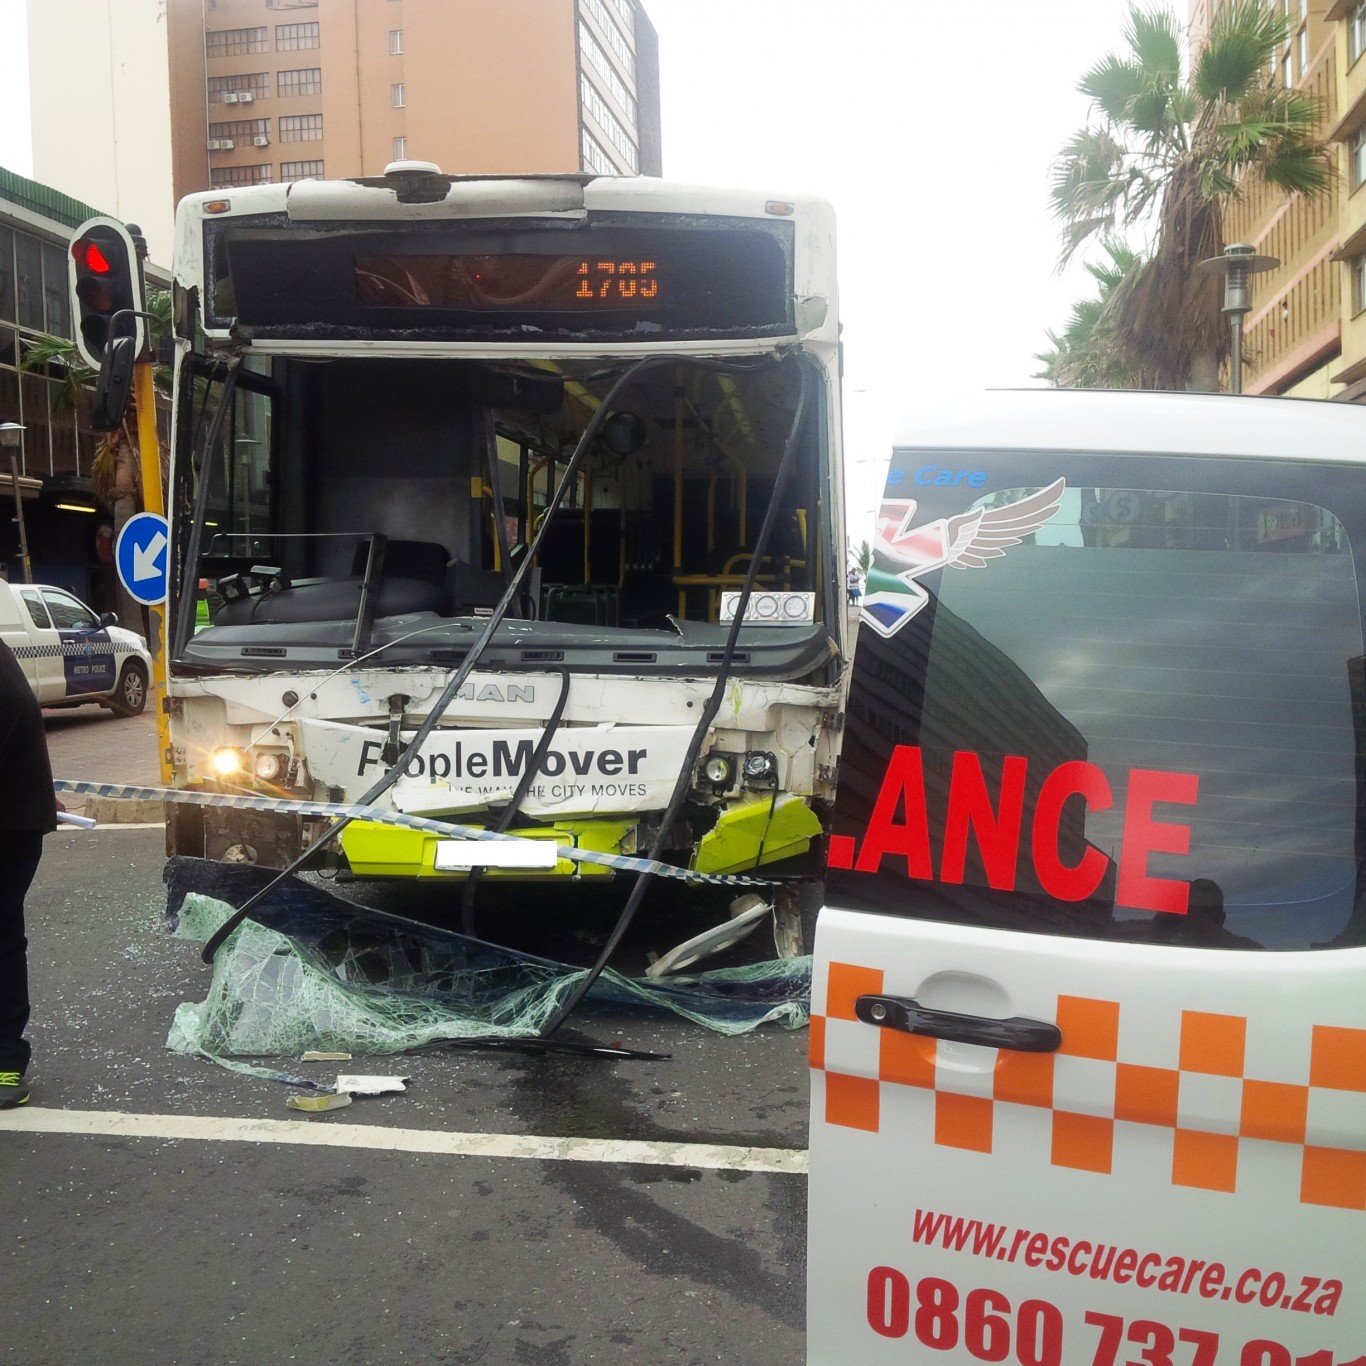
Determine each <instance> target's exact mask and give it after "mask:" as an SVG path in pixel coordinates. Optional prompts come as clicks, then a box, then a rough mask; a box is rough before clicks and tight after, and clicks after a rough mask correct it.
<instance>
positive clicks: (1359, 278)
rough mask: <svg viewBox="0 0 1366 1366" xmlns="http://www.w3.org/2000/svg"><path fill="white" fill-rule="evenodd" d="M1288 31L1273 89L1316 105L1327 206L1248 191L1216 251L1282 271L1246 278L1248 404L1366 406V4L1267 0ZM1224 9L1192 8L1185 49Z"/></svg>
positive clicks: (1230, 213)
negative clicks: (1250, 253)
mask: <svg viewBox="0 0 1366 1366" xmlns="http://www.w3.org/2000/svg"><path fill="white" fill-rule="evenodd" d="M1265 2H1266V3H1267V4H1271V5H1274V6H1275V7H1276V8H1277V9H1280V10H1281V11H1282V12H1283V13H1284V14H1285V16H1286V18H1287V20H1288V30H1289V32H1288V37H1287V40H1286V42H1285V44H1284V46H1283V47H1282V49H1281V51H1280V52H1279V53H1278V54H1277V56H1276V59H1275V71H1274V75H1275V78H1276V79H1277V80H1278V81H1280V82H1282V83H1283V84H1285V85H1287V86H1295V87H1298V88H1299V89H1301V90H1304V91H1306V92H1308V93H1310V94H1312V95H1313V96H1314V97H1315V99H1316V100H1317V102H1318V105H1319V108H1320V111H1321V118H1320V124H1319V132H1320V135H1321V136H1322V137H1323V138H1324V139H1325V140H1327V141H1328V142H1329V143H1330V144H1331V146H1332V147H1333V148H1334V151H1335V160H1336V164H1337V172H1338V174H1337V177H1336V181H1335V183H1334V185H1333V186H1332V187H1331V188H1330V189H1329V191H1328V192H1327V193H1325V194H1323V195H1319V196H1315V197H1314V198H1307V197H1305V196H1303V195H1291V196H1289V197H1287V196H1286V195H1285V194H1283V193H1282V192H1281V191H1280V190H1276V189H1271V188H1269V187H1267V186H1265V185H1262V184H1259V183H1256V182H1251V183H1249V184H1248V185H1247V186H1245V188H1244V192H1243V194H1242V195H1241V197H1240V198H1239V199H1237V200H1235V201H1234V202H1233V203H1232V204H1231V205H1230V206H1229V207H1228V209H1227V210H1226V212H1225V214H1224V240H1225V241H1226V242H1247V243H1249V244H1250V245H1252V246H1253V247H1255V248H1256V250H1257V251H1258V253H1259V254H1261V255H1264V256H1272V257H1275V258H1276V259H1277V260H1279V261H1280V265H1279V266H1277V267H1276V268H1275V269H1274V270H1271V271H1268V272H1266V273H1265V274H1261V275H1256V276H1254V277H1253V292H1252V311H1251V312H1250V313H1249V314H1248V315H1247V317H1246V318H1245V320H1244V338H1245V340H1244V348H1245V358H1246V365H1245V369H1244V379H1243V388H1244V391H1245V392H1247V393H1261V394H1286V395H1291V396H1293V397H1297V398H1333V399H1342V400H1347V401H1356V402H1360V401H1366V190H1363V189H1362V186H1363V184H1366V60H1363V57H1364V56H1366V0H1265ZM1227 3H1229V0H1192V5H1191V11H1190V32H1191V42H1192V48H1193V50H1195V49H1198V46H1199V43H1200V41H1201V40H1202V39H1203V36H1204V34H1205V33H1207V32H1208V29H1209V25H1210V23H1211V22H1212V20H1213V18H1214V16H1215V15H1216V14H1217V13H1218V12H1219V11H1220V9H1222V8H1223V7H1224V5H1225V4H1227Z"/></svg>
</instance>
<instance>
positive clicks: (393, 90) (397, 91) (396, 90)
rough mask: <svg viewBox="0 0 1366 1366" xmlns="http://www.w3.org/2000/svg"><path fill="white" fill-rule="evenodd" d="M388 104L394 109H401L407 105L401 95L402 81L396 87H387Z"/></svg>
mask: <svg viewBox="0 0 1366 1366" xmlns="http://www.w3.org/2000/svg"><path fill="white" fill-rule="evenodd" d="M389 103H390V104H392V105H393V106H394V108H395V109H402V108H403V107H404V106H405V105H406V104H407V100H406V99H405V98H404V95H403V82H402V81H400V82H399V83H398V84H397V85H391V86H390V87H389Z"/></svg>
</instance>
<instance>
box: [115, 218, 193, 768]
mask: <svg viewBox="0 0 1366 1366" xmlns="http://www.w3.org/2000/svg"><path fill="white" fill-rule="evenodd" d="M128 232H129V235H130V236H131V237H132V239H133V245H134V247H135V248H136V249H137V257H138V263H137V264H138V279H139V288H138V297H139V298H141V299H146V297H147V287H146V278H145V269H144V267H145V264H146V261H147V239H146V238H145V237H143V235H142V232H141V230H140V229H139V228H138V226H137V225H136V224H135V223H129V224H128ZM144 336H145V337H146V343H147V344H146V346H145V347H144V349H143V352H142V355H140V356H139V357H138V358H137V363H136V364H135V365H134V366H133V403H134V405H135V407H136V410H137V420H138V458H139V461H140V463H141V473H142V510H143V511H144V512H155V513H158V514H159V515H161V516H164V515H165V513H166V499H165V495H164V493H163V491H162V487H161V443H160V442H159V441H158V440H157V409H156V386H155V385H154V384H153V382H152V366H153V364H154V357H153V354H152V329H151V327H150V326H148V327H147V328H146V329H145V331H144ZM165 553H166V555H167V573H166V582H167V591H168V593H169V591H170V582H171V575H170V559H169V557H170V553H171V552H170V549H169V548H167V550H166V552H165ZM166 606H167V604H164V603H163V604H162V605H161V606H158V607H148V608H147V648H148V650H149V651H150V652H151V655H152V705H153V707H154V708H155V712H156V722H157V760H158V762H159V765H160V768H161V782H162V785H163V786H165V787H169V786H170V785H171V782H172V780H173V774H172V769H171V721H170V717H169V716H167V714H166ZM180 607H181V610H182V611H186V612H193V611H194V603H193V602H187V603H181V604H180Z"/></svg>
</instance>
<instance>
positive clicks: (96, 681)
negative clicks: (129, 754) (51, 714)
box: [0, 580, 152, 716]
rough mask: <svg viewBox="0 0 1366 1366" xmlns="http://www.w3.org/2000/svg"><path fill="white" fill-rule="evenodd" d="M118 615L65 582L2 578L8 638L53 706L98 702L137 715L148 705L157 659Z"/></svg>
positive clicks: (3, 633)
mask: <svg viewBox="0 0 1366 1366" xmlns="http://www.w3.org/2000/svg"><path fill="white" fill-rule="evenodd" d="M117 620H118V619H117V618H116V617H115V616H114V614H113V613H112V612H106V613H105V614H104V615H103V616H96V615H95V613H94V612H92V611H91V610H90V608H88V607H87V606H86V605H85V604H84V603H83V602H81V601H80V600H79V599H77V598H75V597H73V596H72V595H71V594H70V593H68V592H67V591H66V590H65V589H63V588H52V587H48V586H46V585H44V584H31V583H6V582H4V581H3V580H0V639H3V640H4V642H5V644H6V645H8V646H9V647H10V649H11V650H13V651H14V654H15V657H16V658H17V659H18V661H19V666H20V668H22V669H23V671H24V674H25V676H26V677H27V678H28V681H29V684H30V686H31V687H32V688H33V693H34V696H35V697H37V699H38V701H39V702H40V703H41V704H42V705H43V706H45V707H73V706H76V705H78V704H79V703H82V702H98V703H99V704H100V705H101V706H104V707H108V708H109V709H110V710H111V711H114V712H115V713H117V714H118V715H119V716H136V715H137V714H138V713H139V712H140V711H142V709H143V708H144V707H145V706H146V705H147V684H148V680H149V679H150V678H151V675H152V657H151V655H150V654H148V653H147V645H146V642H145V641H144V640H143V638H142V637H141V636H140V635H137V634H136V633H135V632H133V631H125V630H124V629H123V628H122V627H120V626H117V625H115V624H114V623H115V622H116V621H117Z"/></svg>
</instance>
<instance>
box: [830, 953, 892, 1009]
mask: <svg viewBox="0 0 1366 1366" xmlns="http://www.w3.org/2000/svg"><path fill="white" fill-rule="evenodd" d="M882 981H883V973H882V969H881V968H861V967H857V966H856V965H855V964H853V963H831V964H830V978H829V982H828V985H827V986H826V989H825V1013H826V1014H827V1015H828V1016H829V1017H830V1018H831V1019H832V1020H856V1019H858V1016H857V1015H855V1014H854V1002H855V1001H857V1000H858V998H859V997H860V996H881V995H882Z"/></svg>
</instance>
